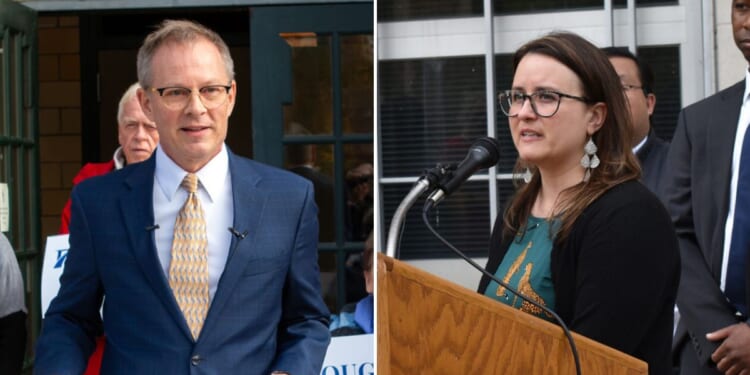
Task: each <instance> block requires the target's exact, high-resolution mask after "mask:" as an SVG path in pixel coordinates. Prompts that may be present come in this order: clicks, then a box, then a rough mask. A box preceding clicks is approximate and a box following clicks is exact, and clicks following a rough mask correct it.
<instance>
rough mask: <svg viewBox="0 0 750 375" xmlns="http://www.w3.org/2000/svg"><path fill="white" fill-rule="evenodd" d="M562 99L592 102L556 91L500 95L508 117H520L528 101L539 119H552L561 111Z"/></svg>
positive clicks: (512, 91) (502, 106)
mask: <svg viewBox="0 0 750 375" xmlns="http://www.w3.org/2000/svg"><path fill="white" fill-rule="evenodd" d="M562 98H569V99H575V100H578V101H581V102H584V103H591V100H590V99H588V98H585V97H581V96H575V95H568V94H565V93H562V92H559V91H554V90H540V91H537V92H534V93H531V94H526V93H524V92H523V91H521V90H505V91H503V92H501V93H500V95H498V101H499V102H500V109H502V110H503V113H505V115H506V116H508V117H515V116H518V113H519V112H521V108H523V103H524V102H526V99H529V101H530V102H531V109H532V110H534V113H536V114H537V116H539V117H552V116H554V115H555V113H557V110H558V109H560V101H561V100H562Z"/></svg>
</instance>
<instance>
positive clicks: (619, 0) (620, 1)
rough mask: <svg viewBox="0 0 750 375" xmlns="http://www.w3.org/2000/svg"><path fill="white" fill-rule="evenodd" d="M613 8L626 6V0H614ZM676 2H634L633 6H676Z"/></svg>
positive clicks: (636, 0) (658, 0) (640, 0)
mask: <svg viewBox="0 0 750 375" xmlns="http://www.w3.org/2000/svg"><path fill="white" fill-rule="evenodd" d="M613 3H614V5H615V7H625V6H626V5H627V4H628V0H615V1H613ZM678 3H679V1H677V0H635V6H636V7H640V6H657V5H677V4H678Z"/></svg>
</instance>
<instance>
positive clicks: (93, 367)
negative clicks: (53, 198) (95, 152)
mask: <svg viewBox="0 0 750 375" xmlns="http://www.w3.org/2000/svg"><path fill="white" fill-rule="evenodd" d="M113 170H115V161H114V159H113V160H110V161H108V162H106V163H87V164H86V165H84V166H83V168H81V170H80V171H78V174H77V175H76V176H75V177H73V186H75V185H78V183H79V182H81V181H83V180H85V179H87V178H91V177H95V176H101V175H103V174H107V173H109V172H111V171H113ZM69 224H70V198H68V202H67V203H65V208H63V212H62V217H61V218H60V231H59V233H60V234H67V233H68V225H69ZM102 355H104V336H99V337H98V338H97V339H96V350H94V353H92V354H91V357H89V364H88V367H87V368H86V372H85V373H84V375H99V369H100V368H101V366H102Z"/></svg>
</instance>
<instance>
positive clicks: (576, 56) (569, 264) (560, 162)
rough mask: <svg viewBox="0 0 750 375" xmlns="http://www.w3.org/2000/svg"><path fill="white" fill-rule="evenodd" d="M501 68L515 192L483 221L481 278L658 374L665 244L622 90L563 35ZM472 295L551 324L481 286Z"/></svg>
mask: <svg viewBox="0 0 750 375" xmlns="http://www.w3.org/2000/svg"><path fill="white" fill-rule="evenodd" d="M513 69H514V72H513V84H512V87H511V88H510V89H509V90H506V91H503V92H501V93H500V95H499V101H500V103H499V104H500V108H501V109H502V111H503V113H504V114H505V115H506V116H508V119H509V123H510V132H511V135H512V137H513V143H514V145H515V147H516V150H517V151H518V160H517V162H516V175H517V176H519V179H518V180H519V181H518V182H519V183H518V184H517V185H518V186H517V191H516V193H515V195H514V196H513V198H512V199H511V200H510V202H508V204H507V206H506V210H505V212H504V214H503V217H502V219H498V220H496V222H495V227H494V229H493V232H492V237H491V242H490V250H489V259H488V263H487V270H488V271H489V272H490V273H492V274H494V275H495V276H496V277H497V278H498V279H500V280H502V281H504V282H505V283H506V284H508V285H510V286H511V287H513V288H515V289H516V290H518V291H519V292H521V293H523V294H524V295H525V296H527V297H528V298H530V299H531V300H533V301H535V302H537V303H538V304H540V305H542V306H544V307H546V308H549V309H551V310H553V311H554V312H556V313H557V314H558V315H559V316H560V317H561V318H562V320H563V321H564V322H565V323H566V324H567V325H568V326H569V327H570V329H571V330H573V331H575V332H577V333H580V334H582V335H584V336H587V337H589V338H591V339H594V340H596V341H599V342H601V343H603V344H605V345H608V346H611V347H613V348H615V349H617V350H620V351H622V352H624V353H627V354H630V355H632V356H634V357H637V358H639V359H642V360H644V361H646V362H647V363H648V366H649V372H650V373H651V374H666V373H669V372H670V371H671V360H670V347H671V339H672V320H673V306H674V302H675V297H676V293H677V285H678V282H679V267H680V259H679V254H678V247H677V239H676V236H675V232H674V229H673V228H672V224H671V222H670V218H669V215H668V214H667V211H666V210H665V208H664V207H663V206H662V204H661V203H660V201H659V199H658V198H657V197H656V196H654V195H653V194H652V193H651V192H650V191H649V190H648V189H647V188H646V187H645V186H643V185H642V184H641V183H640V182H639V181H638V179H639V177H640V167H639V166H638V161H637V160H636V158H635V156H634V155H633V152H632V151H631V147H630V145H631V142H632V139H633V133H632V130H631V129H632V126H631V119H630V113H629V110H628V106H627V102H626V98H625V95H624V91H623V90H624V87H623V83H621V82H620V79H619V78H618V76H617V74H616V73H615V71H614V69H613V68H612V65H611V64H610V62H609V60H608V59H607V57H606V56H605V55H604V54H603V53H602V52H601V51H599V49H598V48H597V47H595V46H594V45H592V44H591V43H589V42H588V41H586V40H585V39H583V38H581V37H579V36H577V35H575V34H571V33H552V34H548V35H546V36H544V37H541V38H539V39H536V40H533V41H531V42H528V43H526V44H525V45H524V46H522V47H521V48H520V49H519V50H518V51H516V53H515V55H514V57H513ZM479 292H480V293H483V294H485V295H487V296H489V297H491V298H494V299H497V300H498V301H500V302H502V303H505V304H508V305H510V306H513V307H515V308H517V309H520V310H522V311H526V312H528V313H531V314H535V315H537V316H539V317H541V318H543V319H548V320H551V315H549V314H548V313H545V312H544V311H543V310H542V309H540V308H539V307H537V306H535V305H533V304H531V303H528V302H526V301H524V300H522V299H521V298H519V297H518V296H517V295H515V294H514V293H513V292H511V291H509V290H507V289H506V288H505V287H502V286H500V285H498V283H496V282H495V281H491V280H490V278H488V277H486V276H485V277H483V278H482V280H481V281H480V284H479Z"/></svg>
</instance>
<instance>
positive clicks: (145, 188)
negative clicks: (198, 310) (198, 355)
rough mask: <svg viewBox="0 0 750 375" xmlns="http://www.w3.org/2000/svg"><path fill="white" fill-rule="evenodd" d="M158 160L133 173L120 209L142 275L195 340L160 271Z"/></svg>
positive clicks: (153, 159) (153, 160)
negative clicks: (156, 224) (156, 225)
mask: <svg viewBox="0 0 750 375" xmlns="http://www.w3.org/2000/svg"><path fill="white" fill-rule="evenodd" d="M155 160H156V159H155V157H154V156H152V157H151V158H149V159H148V160H146V161H144V162H143V163H142V165H139V166H138V167H133V168H132V173H131V174H130V175H128V176H127V177H126V178H125V181H124V183H125V186H126V189H125V193H124V194H123V195H122V197H121V198H120V209H121V210H122V213H123V218H124V222H125V227H126V230H127V232H128V237H129V238H130V245H131V249H132V251H133V253H134V254H135V258H136V260H137V262H138V264H139V265H140V267H141V269H142V271H143V275H145V277H146V279H147V281H148V283H149V285H151V288H152V289H153V291H154V293H155V294H156V295H157V296H158V297H159V300H160V301H161V302H162V303H163V304H164V307H165V308H166V309H167V311H169V312H170V314H171V315H172V317H173V318H174V319H175V321H176V322H177V324H178V325H179V326H180V327H181V328H182V330H183V332H184V333H185V335H186V336H187V337H189V338H190V339H192V337H193V336H192V334H191V333H190V328H189V327H188V326H187V323H186V322H185V318H184V317H183V315H182V311H181V310H180V307H179V306H178V305H177V301H176V300H175V299H174V295H173V294H172V290H171V289H170V287H169V282H168V281H167V278H166V276H165V275H164V271H163V269H162V267H161V261H159V257H158V256H157V255H156V242H155V240H154V229H149V227H151V226H152V225H154V207H153V204H154V203H153V202H154V199H153V188H154V167H155V165H156V162H155Z"/></svg>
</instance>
